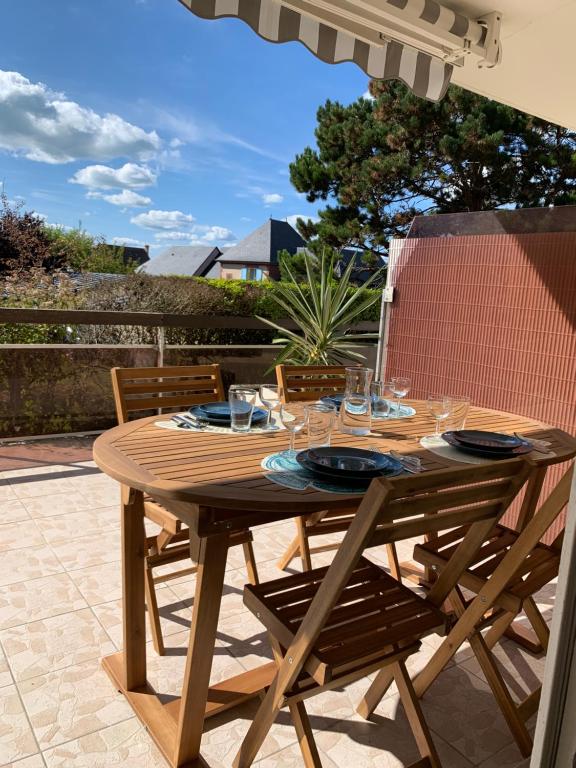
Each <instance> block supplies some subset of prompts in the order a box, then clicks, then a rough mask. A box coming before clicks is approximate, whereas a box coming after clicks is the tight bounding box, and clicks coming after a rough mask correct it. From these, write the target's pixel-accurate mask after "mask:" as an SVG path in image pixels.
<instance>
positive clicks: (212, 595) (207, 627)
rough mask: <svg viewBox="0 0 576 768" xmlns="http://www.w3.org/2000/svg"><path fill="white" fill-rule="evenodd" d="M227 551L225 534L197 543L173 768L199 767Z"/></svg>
mask: <svg viewBox="0 0 576 768" xmlns="http://www.w3.org/2000/svg"><path fill="white" fill-rule="evenodd" d="M227 552H228V537H227V535H221V536H210V537H208V538H207V539H202V541H201V544H200V557H199V562H198V572H197V577H196V593H195V596H194V614H193V618H192V627H191V628H190V644H189V647H188V655H187V658H186V670H185V672H184V681H183V685H182V699H181V703H180V715H179V722H178V735H177V738H176V750H175V755H174V759H173V765H174V766H175V768H179V766H184V765H188V764H194V763H195V762H196V761H198V765H201V764H202V763H201V759H200V741H201V739H202V731H203V728H204V716H205V708H206V701H207V699H208V689H209V685H210V672H211V669H212V658H213V656H214V647H215V644H216V631H217V629H218V615H219V613H220V602H221V600H222V590H223V588H224V574H225V571H226V556H227Z"/></svg>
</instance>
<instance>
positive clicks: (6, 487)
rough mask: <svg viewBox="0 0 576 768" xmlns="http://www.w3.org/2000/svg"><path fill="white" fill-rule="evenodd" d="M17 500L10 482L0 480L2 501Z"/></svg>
mask: <svg viewBox="0 0 576 768" xmlns="http://www.w3.org/2000/svg"><path fill="white" fill-rule="evenodd" d="M17 498H18V497H17V496H16V494H15V493H14V489H13V488H12V486H11V485H10V483H9V482H8V480H0V501H11V500H12V499H17Z"/></svg>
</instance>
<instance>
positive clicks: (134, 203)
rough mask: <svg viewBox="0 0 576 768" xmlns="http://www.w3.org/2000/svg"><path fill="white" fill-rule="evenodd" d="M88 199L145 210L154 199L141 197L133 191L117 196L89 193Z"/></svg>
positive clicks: (120, 193)
mask: <svg viewBox="0 0 576 768" xmlns="http://www.w3.org/2000/svg"><path fill="white" fill-rule="evenodd" d="M87 197H92V198H94V197H95V198H100V199H101V200H106V202H107V203H111V204H112V205H121V206H123V207H125V208H145V207H146V206H147V205H150V203H151V202H152V198H150V197H144V195H139V194H138V192H133V191H132V190H131V189H123V190H122V192H118V193H117V194H115V195H103V194H102V192H88V194H87Z"/></svg>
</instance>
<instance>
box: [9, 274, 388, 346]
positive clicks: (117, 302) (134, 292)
mask: <svg viewBox="0 0 576 768" xmlns="http://www.w3.org/2000/svg"><path fill="white" fill-rule="evenodd" d="M278 285H279V284H278V283H273V282H269V283H261V282H247V281H245V280H208V279H206V278H189V277H154V276H151V275H142V274H135V275H127V276H126V278H125V279H122V280H115V281H110V282H102V283H99V284H98V285H96V286H92V287H90V288H89V289H83V290H80V291H78V292H76V293H74V291H73V288H72V285H71V283H70V281H69V280H66V279H65V278H63V279H62V281H60V282H59V284H58V285H54V284H53V282H52V280H51V278H47V277H45V278H44V279H43V280H40V279H39V278H34V279H32V280H30V281H28V282H27V283H26V284H25V285H22V284H18V285H16V284H14V283H8V282H7V283H5V284H4V287H5V290H4V291H3V299H2V305H3V306H5V307H10V306H21V307H22V306H26V307H38V308H54V309H56V308H62V309H86V310H110V311H116V312H164V313H168V314H174V315H207V316H211V315H214V316H238V317H255V316H257V315H258V316H260V317H265V318H268V319H270V320H279V319H281V318H282V317H284V316H285V314H286V313H285V311H284V310H283V309H282V308H281V307H280V305H279V304H278V303H277V302H276V300H275V294H276V293H277V292H278V290H279V288H278ZM301 287H302V289H303V290H304V291H309V288H308V286H306V285H303V286H301ZM356 290H357V289H350V292H351V293H352V292H356ZM379 316H380V308H379V302H376V304H375V305H373V306H372V307H370V308H369V309H368V310H367V311H366V312H364V313H363V314H362V315H361V317H360V318H359V321H361V320H373V321H377V320H378V319H379ZM23 329H24V327H23V326H8V325H3V326H2V325H0V341H3V342H4V343H9V342H12V343H27V342H32V341H35V342H36V343H50V342H53V341H62V340H65V339H66V338H69V337H70V332H67V331H66V329H64V328H58V327H55V326H52V327H51V330H47V329H40V328H39V327H37V328H36V331H35V334H36V337H35V338H33V339H32V338H29V334H28V333H26V332H25V331H24V330H23ZM72 335H73V338H74V339H76V340H77V341H78V342H81V343H84V344H97V343H99V344H154V343H155V342H156V329H155V328H143V327H137V326H130V327H128V326H76V327H75V328H74V329H73V334H72ZM275 335H276V334H275V332H274V331H273V330H266V329H263V330H241V329H217V328H209V329H200V330H195V329H180V328H170V329H167V330H166V342H167V343H168V344H270V343H271V342H272V339H273V338H274V336H275Z"/></svg>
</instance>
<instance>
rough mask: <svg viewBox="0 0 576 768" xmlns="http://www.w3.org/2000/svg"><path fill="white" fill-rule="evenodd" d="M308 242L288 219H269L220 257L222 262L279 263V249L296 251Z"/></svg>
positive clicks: (219, 259)
mask: <svg viewBox="0 0 576 768" xmlns="http://www.w3.org/2000/svg"><path fill="white" fill-rule="evenodd" d="M305 245H306V243H305V242H304V240H303V239H302V238H301V237H300V235H299V234H298V232H296V230H295V229H294V228H293V227H291V226H290V224H288V222H287V221H279V220H278V219H268V221H267V222H265V223H264V224H262V226H261V227H258V229H255V230H254V232H251V233H250V234H249V235H248V236H247V237H245V238H244V240H241V241H240V242H239V243H238V245H235V246H234V247H233V248H228V249H227V250H226V252H225V253H223V254H222V255H221V256H219V257H218V261H219V262H220V263H231V264H277V263H278V251H282V250H287V251H289V252H290V253H296V251H297V249H298V248H302V247H303V246H305Z"/></svg>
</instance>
